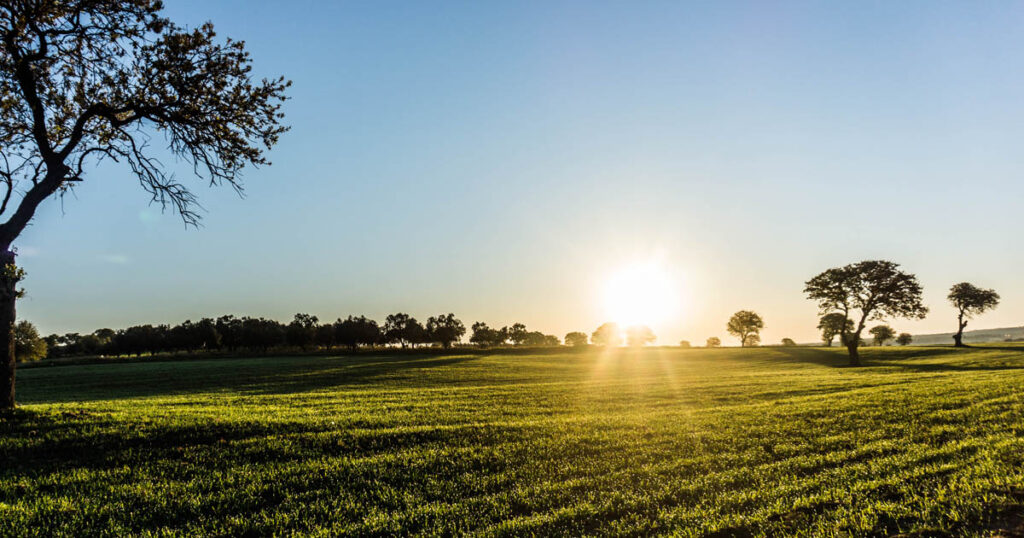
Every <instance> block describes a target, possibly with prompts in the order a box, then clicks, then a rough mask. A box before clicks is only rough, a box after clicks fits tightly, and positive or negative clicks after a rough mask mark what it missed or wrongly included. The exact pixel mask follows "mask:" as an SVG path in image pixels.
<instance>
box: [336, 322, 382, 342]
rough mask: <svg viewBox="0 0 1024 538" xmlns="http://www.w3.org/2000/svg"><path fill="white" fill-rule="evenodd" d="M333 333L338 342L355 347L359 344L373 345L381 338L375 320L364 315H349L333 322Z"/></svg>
mask: <svg viewBox="0 0 1024 538" xmlns="http://www.w3.org/2000/svg"><path fill="white" fill-rule="evenodd" d="M334 335H335V339H336V340H337V342H338V344H341V345H343V346H348V347H350V348H352V349H356V348H357V347H359V346H361V345H362V346H373V345H375V344H378V343H380V342H381V340H383V337H382V333H381V330H380V327H379V326H378V325H377V322H376V321H374V320H372V319H369V318H367V317H366V316H359V317H355V316H349V317H348V318H346V319H344V320H341V319H339V320H338V321H336V322H335V323H334Z"/></svg>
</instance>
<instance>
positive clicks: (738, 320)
mask: <svg viewBox="0 0 1024 538" xmlns="http://www.w3.org/2000/svg"><path fill="white" fill-rule="evenodd" d="M763 328H764V320H762V319H761V316H759V315H758V314H757V313H756V312H752V311H750V310H740V311H739V312H736V313H735V314H733V315H732V317H731V318H729V323H728V324H726V326H725V329H726V330H727V331H729V334H731V335H733V336H735V337H736V338H738V339H739V341H740V345H741V346H743V347H746V346H748V345H757V344H759V343H760V342H761V337H760V334H759V333H760V332H761V329H763ZM755 336H756V337H757V339H756V341H755V339H754V338H752V337H755Z"/></svg>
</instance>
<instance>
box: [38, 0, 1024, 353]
mask: <svg viewBox="0 0 1024 538" xmlns="http://www.w3.org/2000/svg"><path fill="white" fill-rule="evenodd" d="M167 3H168V9H167V11H168V14H169V16H171V18H173V19H174V20H176V21H178V22H180V23H185V24H189V25H198V24H200V23H202V22H204V21H206V20H210V21H212V22H213V23H214V24H215V26H216V28H217V29H218V31H219V33H220V35H222V36H230V37H233V38H237V39H243V40H245V41H246V42H247V44H248V46H249V48H250V50H251V51H252V54H253V57H254V59H255V66H256V71H257V72H258V73H259V74H266V75H276V74H282V75H284V76H286V77H288V78H290V79H292V80H293V81H294V86H293V87H292V89H291V91H290V95H291V98H292V99H291V101H289V102H288V104H287V106H286V113H287V120H286V121H287V122H288V123H289V124H290V125H291V126H292V130H291V132H289V133H288V134H287V135H285V136H284V137H283V138H282V141H281V143H280V145H279V146H278V147H277V148H276V149H275V150H274V151H273V152H272V153H271V159H272V160H273V161H274V165H273V166H272V167H269V168H263V169H259V170H250V171H248V172H247V173H246V176H245V179H246V196H245V199H244V200H243V199H239V197H238V196H237V195H236V194H235V193H234V192H233V191H231V190H230V189H226V188H220V189H209V188H207V187H206V186H205V185H204V184H203V183H202V182H201V181H199V180H196V181H193V182H191V183H190V184H192V185H194V186H195V190H196V192H197V194H199V196H200V199H201V201H202V204H203V206H204V207H205V209H206V213H205V214H204V224H203V227H202V228H201V229H198V230H195V229H185V228H184V227H183V225H182V224H181V221H180V219H178V217H177V216H176V215H173V214H170V213H166V214H162V213H161V211H160V208H159V207H156V206H150V205H148V203H147V197H146V195H145V193H144V192H143V191H142V190H141V189H140V188H139V187H138V185H137V182H136V181H135V180H133V179H132V178H131V176H130V175H129V174H128V173H127V172H126V171H125V170H124V169H120V168H117V167H112V166H103V167H101V168H98V169H96V170H94V171H93V172H91V173H90V175H89V177H88V180H87V181H86V182H85V183H83V184H81V185H80V186H79V188H77V189H76V191H75V194H74V196H69V197H67V198H66V199H65V200H64V202H63V207H62V205H61V203H59V202H57V201H51V202H48V203H47V204H46V205H44V206H43V207H42V208H41V209H40V211H39V213H38V215H37V218H36V220H35V221H34V224H33V226H32V227H31V228H30V229H29V230H28V231H26V233H25V234H24V235H23V237H22V239H21V241H19V243H18V246H19V248H20V249H21V253H22V255H21V256H20V258H19V259H20V262H21V263H22V264H23V265H24V266H25V268H26V269H27V271H28V272H29V278H28V279H27V280H26V282H25V286H26V288H27V290H28V296H27V298H26V299H24V300H23V301H22V302H21V303H20V305H19V309H20V314H21V315H22V316H23V317H25V318H27V319H30V320H32V321H34V322H35V323H36V324H37V325H38V326H39V327H40V329H41V330H43V331H45V332H52V331H57V332H65V331H91V330H93V329H95V328H98V327H102V326H112V327H121V326H125V325H128V324H131V323H139V322H153V323H157V322H177V321H181V320H183V319H185V318H193V319H194V318H197V317H202V316H212V315H217V314H221V313H236V314H248V315H262V316H269V317H275V318H279V319H287V318H290V317H291V315H292V314H293V313H295V312H298V311H303V312H310V313H313V314H316V315H319V316H320V317H321V318H328V319H334V318H335V317H338V316H344V315H347V314H349V313H355V314H367V315H370V316H373V317H376V318H378V319H381V318H383V317H384V316H385V315H386V314H387V313H390V312H395V311H406V312H409V313H412V314H413V315H415V316H418V317H421V318H426V317H427V316H429V315H433V314H436V313H441V312H448V311H452V312H455V313H456V314H457V315H459V316H460V317H461V318H462V319H463V321H465V322H466V324H467V326H468V325H469V324H470V323H471V322H472V321H476V320H484V321H488V322H490V323H491V324H492V325H504V324H510V323H512V322H515V321H522V322H525V323H526V324H527V325H528V326H530V327H532V328H535V329H539V330H543V331H545V332H551V333H555V334H558V335H560V336H561V335H563V334H564V333H565V332H566V331H569V330H586V331H592V330H593V329H594V328H595V327H596V326H597V325H598V324H599V323H601V322H602V321H605V319H607V318H608V317H609V313H608V312H607V311H605V309H604V308H603V307H602V302H601V298H600V294H601V291H600V290H601V289H602V284H603V282H604V281H605V280H607V278H608V275H609V274H612V273H614V272H615V271H616V270H617V268H619V267H621V266H623V265H628V264H630V263H633V262H634V261H636V260H647V259H651V258H655V259H657V260H659V263H660V264H662V265H663V267H664V268H665V270H666V271H667V272H669V273H670V274H671V275H672V278H673V279H676V280H677V281H678V282H679V286H678V289H677V291H678V293H677V294H676V295H678V297H677V298H676V297H675V295H673V300H676V299H678V301H679V303H680V304H681V305H682V306H681V308H680V309H679V311H680V315H678V316H674V317H673V319H664V320H653V321H652V322H651V324H652V325H654V329H655V332H656V333H657V334H658V336H659V342H661V343H674V342H676V341H678V340H679V339H680V338H687V339H690V340H693V341H695V342H702V341H703V340H704V339H705V338H707V337H708V336H720V337H723V338H724V337H726V335H725V331H724V325H725V322H726V319H727V318H728V316H729V314H731V313H732V312H733V311H735V310H739V309H744V308H745V309H753V310H756V311H758V312H760V313H761V314H762V315H763V316H764V317H765V321H766V325H767V328H766V330H765V332H764V339H765V341H766V342H769V343H771V342H777V341H778V340H779V339H780V338H782V337H792V338H796V339H797V340H801V341H810V340H813V339H814V338H815V337H816V331H815V329H814V326H815V324H816V312H815V308H814V305H813V304H811V303H810V302H808V301H807V300H806V299H804V297H803V295H802V293H801V290H802V284H803V282H804V281H805V280H806V279H808V278H809V277H811V276H813V275H814V274H815V273H817V272H819V271H821V270H823V269H825V268H828V267H831V266H835V265H840V264H844V263H848V262H853V261H858V260H861V259H871V258H887V259H892V260H894V261H897V262H900V263H903V264H904V265H905V267H906V268H907V269H909V270H910V271H913V272H915V273H917V274H918V275H919V277H920V278H921V281H922V283H923V284H924V286H925V291H926V300H927V303H928V304H929V305H930V306H931V307H932V314H931V315H930V316H929V318H928V319H926V320H924V321H921V322H906V321H894V322H893V325H894V326H895V327H896V328H897V329H898V330H908V331H911V332H940V331H951V330H953V328H955V327H953V321H952V320H953V314H952V310H951V309H950V308H949V307H948V306H947V305H946V304H945V301H944V296H945V293H946V291H947V290H948V287H949V286H950V285H951V284H953V283H954V282H959V281H962V280H968V281H972V282H975V283H976V284H979V285H983V286H986V287H994V288H995V289H996V290H997V291H999V292H1000V293H1001V294H1002V296H1003V299H1004V302H1003V305H1002V306H1001V307H1000V308H999V309H998V310H996V311H994V312H993V313H991V314H987V315H986V316H985V317H983V318H980V319H979V320H978V321H976V322H974V325H972V326H976V327H977V328H980V327H994V326H1005V325H1021V324H1024V280H1022V279H1021V278H1020V277H1019V268H1020V267H1022V266H1024V253H1022V249H1020V248H1018V244H1019V243H1020V235H1021V232H1022V230H1024V219H1022V217H1021V216H1020V214H1021V212H1020V208H1021V207H1022V204H1021V202H1022V197H1024V181H1022V175H1024V151H1022V150H1021V148H1022V146H1024V64H1022V62H1021V56H1022V51H1024V32H1022V31H1021V30H1022V27H1024V8H1021V7H1020V6H1017V5H1013V4H1011V3H989V4H978V3H968V2H964V3H934V2H900V3H893V2H878V3H868V2H863V3H851V4H845V5H837V4H836V3H820V2H815V3H787V4H779V5H773V6H768V5H766V4H765V3H724V2H722V3H720V2H701V3H692V4H688V3H679V2H647V3H637V2H630V3H626V2H517V3H499V2H466V3H442V2H437V3H426V2H408V3H399V2H365V3H347V2H312V1H310V2H290V3H287V6H286V4H285V3H281V2H257V1H248V2H243V1H237V2H236V1H218V2H200V1H182V0H170V1H168V2H167ZM168 165H169V166H176V167H178V168H180V175H181V176H183V177H184V176H185V175H186V174H187V173H188V170H187V169H186V168H185V167H181V166H179V165H178V164H176V163H173V162H169V163H168ZM726 342H729V340H728V339H726Z"/></svg>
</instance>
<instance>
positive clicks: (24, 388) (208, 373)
mask: <svg viewBox="0 0 1024 538" xmlns="http://www.w3.org/2000/svg"><path fill="white" fill-rule="evenodd" d="M479 358H480V356H479V355H457V356H442V357H438V356H435V355H427V356H418V357H417V356H409V355H401V356H384V357H367V356H363V357H301V358H289V357H261V358H253V359H223V360H216V361H206V362H203V361H190V362H189V363H187V364H182V363H176V362H152V363H145V362H136V363H125V364H107V365H93V366H68V367H62V368H52V369H50V368H47V369H31V370H26V371H24V372H22V373H20V375H19V384H18V388H19V401H20V402H21V403H22V404H40V403H63V402H86V401H96V400H111V399H123V398H143V397H152V396H172V395H181V394H201V393H210V392H235V393H239V394H242V395H245V394H260V395H264V394H293V393H301V392H309V391H315V390H320V389H327V388H338V387H346V386H351V387H357V386H365V385H367V384H373V383H378V382H380V381H381V380H384V379H387V380H392V381H398V382H405V383H415V382H416V380H417V379H418V378H420V377H422V374H423V371H424V370H428V369H433V368H439V367H447V366H453V365H456V364H461V363H465V362H468V361H473V360H477V359H479Z"/></svg>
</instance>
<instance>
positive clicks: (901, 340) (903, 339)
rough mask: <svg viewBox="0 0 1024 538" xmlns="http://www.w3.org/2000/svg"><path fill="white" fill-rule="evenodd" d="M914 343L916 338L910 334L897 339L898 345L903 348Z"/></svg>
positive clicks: (903, 334)
mask: <svg viewBox="0 0 1024 538" xmlns="http://www.w3.org/2000/svg"><path fill="white" fill-rule="evenodd" d="M913 341H914V336H913V335H911V334H910V333H900V335H899V336H897V337H896V343H897V344H899V345H901V346H906V345H909V344H910V343H911V342H913Z"/></svg>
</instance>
